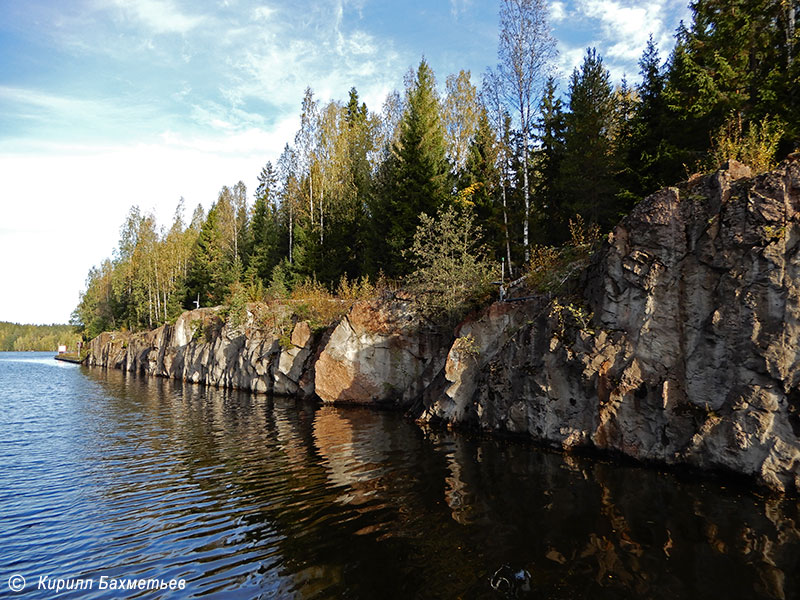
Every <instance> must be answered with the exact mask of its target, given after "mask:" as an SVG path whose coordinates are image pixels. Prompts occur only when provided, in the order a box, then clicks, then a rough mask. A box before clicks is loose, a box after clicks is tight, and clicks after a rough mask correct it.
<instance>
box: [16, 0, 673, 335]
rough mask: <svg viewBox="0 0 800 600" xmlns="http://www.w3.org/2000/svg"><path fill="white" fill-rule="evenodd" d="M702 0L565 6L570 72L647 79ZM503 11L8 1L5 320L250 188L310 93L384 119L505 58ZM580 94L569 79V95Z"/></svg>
mask: <svg viewBox="0 0 800 600" xmlns="http://www.w3.org/2000/svg"><path fill="white" fill-rule="evenodd" d="M686 4H687V0H648V1H635V0H557V1H553V2H551V3H550V21H551V24H552V27H553V31H554V35H555V37H556V38H557V39H558V40H559V43H558V48H559V56H558V60H557V62H558V64H557V68H558V69H559V71H560V72H561V73H562V74H563V75H564V76H566V75H568V74H569V72H571V71H572V69H573V67H574V66H575V65H576V64H579V63H580V61H581V58H582V55H583V53H584V52H585V49H586V48H587V47H588V46H594V47H596V48H597V49H598V51H599V53H600V54H601V55H602V56H603V58H604V60H605V62H606V65H607V66H608V68H609V69H610V70H611V73H612V76H613V77H614V78H615V80H619V79H620V78H621V77H622V76H623V75H627V78H628V81H629V82H635V81H636V80H637V78H638V67H637V66H636V62H637V60H638V58H639V56H640V55H641V52H642V49H643V48H644V44H645V43H646V41H647V37H648V36H649V35H650V34H651V33H652V34H653V36H654V38H655V39H656V40H657V41H658V42H659V44H660V47H661V49H662V55H663V56H665V55H666V54H667V52H668V50H669V49H670V48H671V46H672V41H673V39H672V35H673V32H674V30H675V27H676V26H677V25H678V23H679V21H680V20H681V19H688V16H689V13H688V9H687V8H686ZM497 11H498V2H497V1H496V0H406V1H403V2H394V1H389V0H266V1H255V0H216V1H205V0H202V1H201V0H70V1H69V2H64V1H63V0H26V1H25V2H18V1H16V0H0V56H2V57H3V58H2V60H0V184H1V185H2V188H0V320H4V321H16V322H25V323H51V322H61V323H63V322H66V321H67V320H68V319H69V315H70V313H71V311H72V309H73V308H74V307H75V305H76V304H77V302H78V298H79V293H80V291H81V290H82V289H83V285H84V280H85V277H86V273H87V271H88V269H89V268H90V267H91V266H92V265H94V264H98V263H99V262H100V261H101V260H102V259H103V258H105V257H107V256H111V254H112V251H113V249H114V246H115V245H116V241H117V239H118V233H119V227H120V225H121V224H122V222H123V219H124V217H125V214H126V213H127V211H128V208H129V207H130V206H132V205H134V204H136V205H138V206H140V207H141V208H142V209H143V210H145V211H149V210H152V211H154V212H155V213H156V215H157V216H158V218H159V222H160V223H162V224H168V223H169V221H170V219H171V216H172V214H173V212H174V209H175V206H176V204H177V202H178V200H179V199H180V197H184V198H185V199H186V205H187V207H188V208H189V211H191V208H192V207H194V206H196V205H197V204H198V203H202V204H203V205H204V206H205V207H206V208H207V207H208V206H210V204H211V203H212V202H213V201H214V200H215V199H216V196H217V193H218V191H219V189H220V188H221V187H222V186H223V185H233V184H235V183H236V182H237V181H239V180H242V181H244V182H245V184H247V187H248V190H253V189H254V187H255V182H256V176H257V175H258V173H259V171H260V169H261V167H262V166H263V165H264V163H265V162H266V161H267V160H273V161H274V160H275V159H276V158H277V156H278V154H279V153H280V151H281V149H282V148H283V145H284V144H285V143H286V142H290V141H291V140H292V139H293V137H294V132H295V130H296V129H297V126H298V124H299V118H298V116H297V115H298V113H299V107H300V102H301V99H302V94H303V90H304V89H305V87H306V86H311V88H312V89H313V90H314V92H315V95H316V96H317V98H319V99H321V100H330V99H338V100H342V99H345V98H346V97H347V92H348V90H349V89H350V88H351V87H352V86H355V87H356V88H357V89H358V90H359V93H360V95H361V97H362V99H364V100H365V101H366V102H367V105H368V106H369V107H370V108H371V109H373V110H379V109H380V106H381V104H382V101H383V99H384V98H385V96H386V94H387V93H388V92H389V91H391V90H393V89H401V88H402V80H403V75H404V73H405V72H406V71H407V70H408V69H409V68H410V67H413V66H416V65H417V64H418V63H419V60H420V57H421V56H423V55H424V56H425V57H426V58H427V60H428V61H429V62H430V64H431V65H432V67H433V68H434V71H435V72H436V74H437V77H438V79H439V82H440V83H443V82H444V79H445V77H446V76H447V75H448V74H450V73H456V72H458V71H459V70H460V69H469V70H471V71H472V74H473V81H474V82H475V83H476V84H477V83H479V76H480V74H481V73H482V72H483V71H484V70H485V68H486V67H487V66H489V65H493V64H494V63H495V62H496V47H497ZM563 87H565V83H564V84H562V88H563Z"/></svg>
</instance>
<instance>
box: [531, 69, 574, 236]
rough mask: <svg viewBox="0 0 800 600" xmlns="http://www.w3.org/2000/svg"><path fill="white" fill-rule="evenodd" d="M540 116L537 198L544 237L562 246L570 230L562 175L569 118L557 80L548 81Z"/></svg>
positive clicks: (538, 126)
mask: <svg viewBox="0 0 800 600" xmlns="http://www.w3.org/2000/svg"><path fill="white" fill-rule="evenodd" d="M539 115H540V116H539V120H538V121H537V123H536V129H537V135H536V139H537V141H538V145H539V149H538V151H537V152H536V159H537V160H536V162H537V165H538V171H539V180H538V184H537V186H536V189H535V196H536V198H537V202H538V204H539V211H540V215H541V220H542V222H541V223H540V228H541V235H540V237H541V238H542V240H543V241H544V242H546V243H548V244H558V243H560V242H562V241H563V240H564V239H565V237H566V231H567V228H566V223H567V215H565V214H564V193H563V190H562V189H561V188H560V187H559V173H560V172H561V164H562V162H563V160H564V153H565V140H564V134H565V129H566V115H565V113H564V103H563V102H562V101H561V98H560V97H559V95H558V88H557V85H556V81H555V78H553V77H548V79H547V81H546V82H545V87H544V94H543V95H542V101H541V103H540V104H539Z"/></svg>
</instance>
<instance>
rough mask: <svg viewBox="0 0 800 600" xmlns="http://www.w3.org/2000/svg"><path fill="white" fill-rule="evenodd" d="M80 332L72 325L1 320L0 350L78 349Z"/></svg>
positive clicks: (47, 350)
mask: <svg viewBox="0 0 800 600" xmlns="http://www.w3.org/2000/svg"><path fill="white" fill-rule="evenodd" d="M79 341H81V336H80V334H78V333H76V332H75V330H74V328H73V327H72V326H70V325H20V324H18V323H8V322H4V321H0V352H12V351H14V352H23V351H38V352H55V351H57V350H58V347H59V346H62V345H63V346H66V347H67V349H71V350H73V351H74V350H76V349H77V346H78V342H79Z"/></svg>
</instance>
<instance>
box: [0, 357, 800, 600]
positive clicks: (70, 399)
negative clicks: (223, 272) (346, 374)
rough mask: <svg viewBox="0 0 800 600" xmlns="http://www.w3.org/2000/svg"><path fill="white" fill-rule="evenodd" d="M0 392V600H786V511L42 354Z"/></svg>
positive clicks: (517, 447)
mask: <svg viewBox="0 0 800 600" xmlns="http://www.w3.org/2000/svg"><path fill="white" fill-rule="evenodd" d="M0 390H2V391H0V402H2V407H1V408H0V532H2V533H0V541H1V542H2V543H1V544H0V576H2V580H0V597H19V598H53V597H58V598H105V597H109V598H110V597H121V598H126V597H141V598H155V597H171V598H184V597H186V598H189V597H195V596H206V597H211V598H364V599H373V598H374V599H382V598H443V599H451V598H504V597H514V594H513V593H504V592H503V591H495V590H494V589H493V588H492V586H491V585H490V578H491V577H492V575H493V574H494V573H495V572H496V571H497V570H498V569H499V568H500V567H501V566H502V565H504V564H505V565H508V566H509V568H508V569H507V572H508V573H509V574H510V573H512V572H517V571H520V570H522V569H524V570H526V571H527V572H528V573H529V574H530V588H531V591H530V592H526V591H524V589H517V590H516V596H517V597H521V598H523V597H524V598H544V599H547V598H563V599H567V598H569V599H573V598H592V599H594V598H664V599H670V600H672V599H675V598H726V599H728V598H800V521H799V519H800V517H799V515H798V506H799V504H798V500H797V499H775V498H762V497H759V496H758V495H756V494H753V493H751V492H747V491H742V490H736V489H733V488H726V487H725V486H724V485H722V484H719V483H716V482H710V481H706V482H703V483H692V482H687V481H684V480H682V479H681V478H678V477H676V476H674V475H671V474H663V473H658V472H656V471H652V470H647V469H640V468H635V467H621V466H613V465H610V464H607V463H603V462H593V461H589V460H584V459H576V458H570V457H564V456H560V455H558V454H551V453H547V452H543V451H540V450H536V449H533V448H529V447H528V446H526V445H524V444H519V443H511V442H507V441H506V442H503V441H494V440H485V439H484V440H481V439H471V438H468V437H464V436H460V435H451V434H443V433H432V432H424V431H422V430H420V429H419V428H418V427H416V426H415V425H413V424H410V423H407V422H405V421H404V420H403V419H402V417H401V416H400V415H397V414H393V413H383V412H373V411H369V410H358V409H345V408H328V407H325V408H318V407H316V406H314V405H310V404H301V403H298V402H295V401H294V400H292V399H274V400H272V399H268V398H266V397H263V396H252V395H249V394H243V393H230V392H222V391H219V390H213V389H204V388H202V387H198V386H193V385H187V384H183V383H180V382H175V381H169V380H163V379H151V378H144V377H133V376H130V375H128V376H127V377H126V376H124V375H123V374H122V373H121V372H118V371H107V372H106V371H103V370H100V369H86V368H82V367H77V366H75V365H65V364H61V363H57V362H55V361H53V360H52V358H51V356H50V355H49V354H27V353H25V354H23V353H0ZM15 574H19V575H22V576H23V577H25V579H26V580H27V586H26V588H25V589H24V590H23V591H21V592H19V593H16V594H13V593H12V592H11V591H10V589H9V586H8V580H9V578H10V577H11V576H12V575H15ZM41 576H47V577H50V578H51V579H50V581H54V580H56V579H58V578H62V579H65V580H66V579H68V578H82V579H92V580H93V581H94V588H93V589H92V590H82V591H73V592H62V593H61V594H60V595H58V596H56V595H55V592H54V591H48V590H37V589H36V588H37V586H38V582H39V578H40V577H41ZM101 576H107V577H110V578H128V579H131V578H134V579H135V578H146V579H151V578H158V579H162V580H169V579H172V578H175V579H184V580H185V589H184V590H183V591H180V590H178V591H174V592H169V591H162V592H153V591H150V592H148V591H133V590H126V591H123V592H120V591H117V592H115V593H112V592H110V591H108V590H105V591H103V590H99V589H98V588H97V586H98V582H99V580H100V577H101ZM509 578H510V579H513V577H511V576H510V575H509ZM504 585H505V584H503V583H501V587H503V586H504ZM518 587H519V588H524V586H523V585H520V586H518Z"/></svg>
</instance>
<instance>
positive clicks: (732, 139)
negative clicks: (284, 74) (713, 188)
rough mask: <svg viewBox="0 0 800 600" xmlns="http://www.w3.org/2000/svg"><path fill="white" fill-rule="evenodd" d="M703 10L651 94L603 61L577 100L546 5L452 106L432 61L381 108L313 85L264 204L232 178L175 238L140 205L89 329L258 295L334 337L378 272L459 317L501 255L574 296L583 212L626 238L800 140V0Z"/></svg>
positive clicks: (88, 304) (238, 305)
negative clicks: (644, 209) (668, 207)
mask: <svg viewBox="0 0 800 600" xmlns="http://www.w3.org/2000/svg"><path fill="white" fill-rule="evenodd" d="M690 8H691V11H692V22H691V23H690V24H689V25H688V26H686V27H684V26H681V27H680V28H679V30H678V32H677V43H676V46H675V48H674V50H673V52H672V55H671V56H670V58H669V60H668V61H662V60H661V59H660V57H659V53H658V49H657V48H656V46H655V43H654V42H653V41H652V39H651V40H650V41H649V42H648V44H647V47H646V48H645V49H644V53H643V55H642V59H641V61H640V64H639V66H640V69H641V70H640V74H641V81H640V82H638V83H637V84H636V85H633V86H628V85H627V83H626V82H625V81H623V82H619V83H617V82H612V81H611V78H610V75H609V73H608V71H607V70H606V69H605V67H604V65H603V61H602V59H601V58H600V56H599V55H598V54H597V52H595V51H594V50H593V49H590V50H589V51H588V52H587V54H586V56H585V58H584V61H583V64H582V65H581V66H580V67H579V68H578V69H575V71H574V72H573V73H572V76H571V78H570V80H569V87H568V90H567V93H566V94H565V95H564V98H563V101H562V95H561V94H560V93H559V91H558V89H557V88H556V84H555V80H554V79H549V80H546V79H545V75H546V73H547V72H548V64H547V61H548V60H549V59H550V58H552V51H553V50H554V41H553V40H552V38H551V37H550V34H549V31H550V28H549V27H548V24H547V22H546V17H547V11H546V10H545V9H546V3H545V2H544V0H503V2H501V11H500V17H501V18H500V24H499V25H500V27H499V28H498V30H499V31H498V32H499V54H498V57H499V62H500V64H499V65H498V67H497V69H495V70H491V69H490V70H489V71H488V72H487V73H486V76H485V77H484V81H483V85H482V86H481V90H482V91H481V94H480V96H478V95H477V89H476V88H475V87H474V86H473V85H472V82H471V80H470V74H469V72H467V71H460V72H459V73H458V74H454V75H450V76H448V77H447V78H446V85H445V86H444V88H445V89H444V90H442V91H444V92H445V94H444V102H441V101H440V96H439V91H438V90H437V87H436V78H435V76H434V73H433V71H432V69H431V67H430V66H429V64H428V63H427V62H426V61H425V60H422V61H421V62H420V64H419V66H418V68H417V69H416V71H412V72H410V73H409V75H408V77H407V79H406V82H405V83H406V85H405V94H404V96H401V94H400V93H398V92H396V91H394V92H391V93H390V94H389V95H388V96H387V98H386V101H385V103H384V105H383V109H382V111H381V112H380V114H377V113H374V112H370V111H369V110H368V109H367V106H366V105H365V104H364V103H363V102H361V100H360V99H359V95H358V92H357V91H356V89H355V88H352V89H351V90H350V91H349V94H348V96H347V98H346V100H345V101H343V102H338V101H331V102H328V103H321V102H320V101H319V100H317V99H316V98H315V96H314V93H313V91H312V90H311V88H307V89H306V91H305V93H304V95H303V99H302V103H301V106H300V123H301V124H300V129H299V131H298V132H297V135H296V136H295V137H294V140H293V145H292V144H288V143H287V144H286V146H285V149H284V151H283V153H282V154H281V156H280V158H279V159H278V161H277V162H276V163H275V165H274V166H273V164H272V163H269V162H268V163H266V165H265V166H264V168H263V169H262V170H261V173H260V174H259V176H258V186H257V188H256V191H255V195H254V198H253V199H252V200H253V203H252V205H251V204H249V203H248V198H247V195H246V189H245V187H244V184H242V183H241V182H240V183H238V184H236V185H234V186H232V187H227V186H225V187H223V188H222V190H221V191H220V193H219V195H218V197H217V198H216V201H215V202H214V203H213V205H212V206H211V208H210V210H208V212H207V213H206V212H205V211H204V210H203V208H202V206H198V207H197V209H195V211H194V213H193V215H192V218H191V221H190V223H189V224H186V223H185V222H184V219H183V214H182V213H183V208H184V207H183V201H181V202H180V203H179V205H178V209H177V210H176V214H175V220H174V222H173V224H172V226H171V227H170V228H169V229H168V230H165V229H164V228H161V227H158V226H157V224H156V222H155V219H154V217H153V216H152V215H150V214H146V213H143V212H141V211H140V210H139V209H138V208H137V207H135V206H134V207H132V208H131V210H130V212H129V214H128V215H127V218H126V220H125V222H124V224H123V226H122V228H121V230H120V239H119V244H118V247H117V248H116V249H115V251H114V253H113V256H112V257H111V258H109V259H107V260H105V261H103V262H102V263H101V264H100V265H99V266H97V267H94V268H92V269H91V270H90V271H89V274H88V277H87V281H86V290H85V291H84V293H83V294H82V296H81V299H80V303H79V305H78V306H77V307H76V308H75V311H74V313H73V316H72V319H71V322H72V323H73V324H74V325H75V326H76V327H77V328H78V330H79V331H80V332H81V333H82V334H83V335H84V337H93V336H95V335H97V334H99V333H101V332H102V331H104V330H109V329H126V330H138V329H143V328H148V327H149V328H152V327H156V326H158V325H160V324H162V323H169V322H173V321H174V319H175V318H176V316H177V315H178V314H179V313H180V312H181V310H182V309H183V308H193V307H194V302H195V301H196V300H198V299H199V303H200V305H201V306H210V305H217V304H221V303H228V304H229V309H228V314H229V316H230V317H231V319H232V320H233V321H235V322H236V323H240V322H241V320H242V319H243V315H242V311H243V310H245V309H244V307H245V305H246V304H247V303H252V302H258V303H266V304H267V305H274V306H278V305H283V306H284V308H282V309H280V310H278V309H277V308H276V309H275V314H274V315H273V316H272V317H270V316H268V315H267V316H264V319H265V323H266V322H269V323H272V325H270V326H274V327H276V331H278V332H279V333H280V335H282V336H285V335H288V333H287V331H290V325H291V323H292V319H297V318H308V319H310V320H312V321H313V322H314V323H315V324H316V325H315V326H322V324H327V322H329V320H330V319H335V318H336V315H337V314H339V313H340V311H341V310H343V308H342V307H347V306H349V305H350V304H351V303H352V302H353V301H355V300H356V299H359V298H364V297H367V296H370V295H372V294H376V293H378V290H377V289H376V288H375V287H374V286H373V284H372V283H370V282H369V280H367V279H366V277H367V276H370V277H372V278H373V280H374V279H375V277H376V276H377V275H378V274H379V273H386V274H387V275H388V277H389V278H390V279H388V280H386V281H385V282H384V283H385V284H386V285H390V286H391V287H393V288H397V287H398V286H400V285H407V286H409V287H412V288H413V289H414V290H415V291H416V292H417V293H418V295H419V298H420V303H421V305H422V306H423V308H425V310H426V311H427V312H428V314H430V315H432V316H434V317H436V318H437V320H441V321H449V320H453V319H455V318H456V317H457V315H459V314H461V313H463V311H464V310H467V309H468V308H469V307H470V306H474V305H475V304H476V303H478V302H480V301H481V298H482V295H483V294H484V292H485V290H486V288H485V281H486V279H487V277H488V275H487V273H488V272H489V271H490V269H489V264H490V258H491V262H492V263H494V264H496V263H497V262H499V261H500V260H503V261H504V264H505V265H506V266H507V271H504V272H505V273H512V272H513V273H514V276H518V275H519V272H520V271H523V270H526V269H527V272H528V273H529V279H528V280H529V284H530V285H531V286H532V287H533V288H535V289H538V290H544V291H557V292H558V293H559V294H562V293H564V291H565V289H566V288H569V287H570V283H571V281H572V278H571V277H570V274H571V273H573V272H578V271H579V270H580V269H579V267H580V265H581V264H583V262H584V261H585V260H586V257H587V252H588V249H589V248H590V247H591V241H588V238H587V239H577V238H576V237H575V236H576V232H575V226H574V225H575V223H578V220H579V219H581V218H582V219H585V221H586V223H591V224H597V225H599V226H600V227H601V228H602V229H603V230H607V229H608V228H610V227H611V226H613V225H614V224H615V223H616V221H617V219H618V218H620V216H621V215H622V214H624V213H625V211H627V210H629V209H630V207H631V206H633V204H634V203H635V202H637V201H638V200H639V199H640V198H642V197H643V196H644V195H646V194H649V193H651V192H653V191H655V190H656V189H657V188H659V187H661V186H663V185H668V184H673V183H675V182H676V181H678V180H679V179H680V178H681V177H682V176H683V175H684V171H685V170H686V169H693V170H700V169H701V168H703V167H705V166H707V165H708V164H709V163H710V162H711V161H712V160H716V161H717V162H722V161H724V160H727V159H728V158H736V159H738V160H741V161H743V162H746V163H748V164H750V165H751V166H752V167H753V168H754V169H755V170H756V171H760V170H764V169H766V168H768V167H769V166H770V165H771V164H772V163H771V161H772V160H773V159H774V158H775V156H781V155H782V153H784V152H787V151H789V150H791V149H794V148H793V147H790V146H791V145H792V144H793V143H797V142H798V141H800V111H798V110H797V106H798V104H799V103H800V60H798V59H797V57H798V56H800V35H799V34H798V28H796V27H795V23H794V20H795V16H796V14H798V10H797V9H798V8H799V7H798V4H797V0H791V1H782V2H778V1H777V0H730V1H726V2H722V1H720V0H694V1H693V2H692V3H691V5H690ZM540 91H541V95H540V96H538V97H537V95H538V94H539V93H540ZM731 115H735V116H734V117H733V118H732V117H731ZM534 129H535V131H534ZM534 133H535V135H534ZM430 215H437V216H436V217H435V218H433V217H431V216H430ZM476 222H477V223H480V224H481V226H482V237H481V241H480V242H479V240H478V236H477V228H476V227H475V223H476ZM571 224H572V225H573V226H572V227H571ZM570 229H573V231H570ZM578 229H581V230H583V231H588V227H587V226H585V225H581V226H580V227H578ZM465 232H468V233H465ZM596 232H597V230H596V229H595V231H594V234H592V235H596ZM766 234H767V237H772V236H771V235H770V233H769V232H766ZM587 235H588V234H587ZM571 237H572V238H573V239H572V241H571V242H568V243H566V245H563V246H559V245H560V244H564V243H565V242H567V240H569V239H570V238H571ZM589 237H591V236H589ZM528 255H530V257H531V260H530V261H529V262H526V258H524V257H527V256H528ZM412 271H413V273H411V272H412ZM409 273H411V275H410V276H409V277H408V279H407V280H406V281H403V280H402V278H403V277H405V276H406V275H408V274H409ZM309 282H311V283H309ZM377 285H378V287H380V285H381V284H380V283H379V284H377ZM337 286H338V289H337V293H338V295H339V297H338V298H333V297H332V296H331V295H330V293H329V290H332V289H334V288H337ZM298 294H299V296H298ZM290 304H291V306H292V308H291V310H289V312H288V316H287V314H286V311H287V310H288V309H287V308H286V306H288V305H290ZM265 315H266V313H265ZM287 328H288V329H287Z"/></svg>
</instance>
